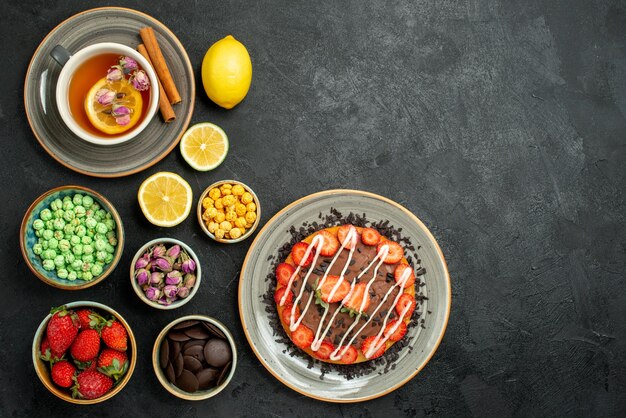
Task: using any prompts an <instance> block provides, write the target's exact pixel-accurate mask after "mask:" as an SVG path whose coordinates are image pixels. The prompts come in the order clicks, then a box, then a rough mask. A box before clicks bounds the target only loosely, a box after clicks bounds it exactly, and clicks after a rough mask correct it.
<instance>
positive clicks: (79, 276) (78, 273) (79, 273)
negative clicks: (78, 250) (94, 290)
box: [75, 270, 83, 279]
mask: <svg viewBox="0 0 626 418" xmlns="http://www.w3.org/2000/svg"><path fill="white" fill-rule="evenodd" d="M75 273H76V278H77V279H82V278H83V272H82V271H80V270H77V271H76V272H75Z"/></svg>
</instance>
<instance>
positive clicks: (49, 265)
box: [42, 260, 56, 271]
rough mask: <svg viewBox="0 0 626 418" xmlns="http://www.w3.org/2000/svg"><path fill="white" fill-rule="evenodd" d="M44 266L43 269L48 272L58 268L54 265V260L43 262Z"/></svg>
mask: <svg viewBox="0 0 626 418" xmlns="http://www.w3.org/2000/svg"><path fill="white" fill-rule="evenodd" d="M42 265H43V269H44V270H47V271H52V270H54V268H55V267H56V266H55V265H54V261H52V260H43V263H42Z"/></svg>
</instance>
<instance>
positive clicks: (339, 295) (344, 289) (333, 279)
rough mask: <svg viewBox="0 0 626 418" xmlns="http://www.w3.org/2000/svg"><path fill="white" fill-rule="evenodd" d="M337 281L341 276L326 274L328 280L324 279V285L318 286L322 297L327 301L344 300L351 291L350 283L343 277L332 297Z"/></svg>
mask: <svg viewBox="0 0 626 418" xmlns="http://www.w3.org/2000/svg"><path fill="white" fill-rule="evenodd" d="M337 282H339V276H331V275H328V276H326V280H324V283H323V284H322V286H321V287H319V288H318V290H319V292H320V299H322V300H323V301H324V302H327V303H335V302H339V301H341V300H343V298H345V297H346V295H347V294H348V292H349V291H350V283H348V281H347V280H346V279H342V280H341V283H340V284H339V287H338V288H337V291H335V293H334V294H333V295H332V296H333V297H332V299H331V297H330V294H331V292H332V291H333V288H334V287H335V285H336V284H337Z"/></svg>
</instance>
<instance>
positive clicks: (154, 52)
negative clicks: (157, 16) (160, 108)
mask: <svg viewBox="0 0 626 418" xmlns="http://www.w3.org/2000/svg"><path fill="white" fill-rule="evenodd" d="M139 36H141V40H142V41H143V43H144V45H145V47H146V50H147V51H148V54H149V55H150V59H151V61H152V64H153V67H154V70H155V71H156V73H157V75H158V76H159V80H161V84H162V85H163V90H165V94H166V95H167V98H168V99H169V101H170V103H171V104H176V103H180V102H181V99H180V94H179V93H178V89H177V88H176V84H174V80H173V79H172V74H170V70H169V69H168V68H167V63H166V62H165V58H164V57H163V53H162V52H161V48H160V47H159V43H158V42H157V39H156V36H155V35H154V30H153V29H152V28H151V27H149V26H148V27H145V28H143V29H141V30H140V31H139Z"/></svg>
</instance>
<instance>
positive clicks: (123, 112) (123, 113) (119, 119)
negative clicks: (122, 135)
mask: <svg viewBox="0 0 626 418" xmlns="http://www.w3.org/2000/svg"><path fill="white" fill-rule="evenodd" d="M130 114H131V110H130V109H129V108H127V107H126V106H122V105H116V104H114V105H113V106H112V107H111V115H112V116H113V117H114V118H115V122H116V123H117V124H118V125H121V126H124V125H128V124H129V123H130Z"/></svg>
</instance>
